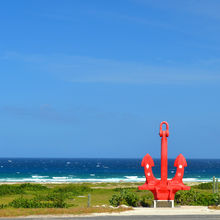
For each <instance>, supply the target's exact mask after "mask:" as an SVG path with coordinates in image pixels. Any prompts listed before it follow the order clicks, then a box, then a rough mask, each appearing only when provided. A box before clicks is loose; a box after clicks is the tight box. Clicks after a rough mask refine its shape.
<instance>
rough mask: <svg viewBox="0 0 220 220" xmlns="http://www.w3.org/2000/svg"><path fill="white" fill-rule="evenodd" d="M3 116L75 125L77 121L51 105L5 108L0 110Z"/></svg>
mask: <svg viewBox="0 0 220 220" xmlns="http://www.w3.org/2000/svg"><path fill="white" fill-rule="evenodd" d="M0 112H1V113H2V114H9V115H13V116H16V117H19V118H23V119H24V118H26V119H30V118H32V119H36V120H42V121H48V122H56V123H65V124H66V123H68V124H72V123H75V122H76V121H77V120H76V118H75V117H74V116H73V115H66V114H65V115H64V114H62V113H59V112H58V111H57V110H56V109H55V108H53V107H52V106H51V105H49V104H43V105H41V106H38V107H29V108H28V107H18V106H11V105H10V106H3V107H1V108H0Z"/></svg>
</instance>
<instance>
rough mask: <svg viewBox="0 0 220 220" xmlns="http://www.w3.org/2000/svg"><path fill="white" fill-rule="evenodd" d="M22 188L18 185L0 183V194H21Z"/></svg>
mask: <svg viewBox="0 0 220 220" xmlns="http://www.w3.org/2000/svg"><path fill="white" fill-rule="evenodd" d="M23 193H24V189H22V188H20V186H19V185H4V184H3V185H0V196H4V195H14V194H23Z"/></svg>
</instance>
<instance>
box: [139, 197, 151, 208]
mask: <svg viewBox="0 0 220 220" xmlns="http://www.w3.org/2000/svg"><path fill="white" fill-rule="evenodd" d="M152 203H153V195H152V196H149V195H144V196H142V197H141V198H140V201H139V204H140V206H142V207H151V206H152Z"/></svg>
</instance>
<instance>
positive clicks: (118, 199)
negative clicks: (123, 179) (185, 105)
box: [109, 189, 139, 207]
mask: <svg viewBox="0 0 220 220" xmlns="http://www.w3.org/2000/svg"><path fill="white" fill-rule="evenodd" d="M109 202H110V204H111V205H112V206H119V205H122V204H124V205H129V206H133V207H137V206H138V204H139V203H138V202H139V198H138V196H137V194H135V193H132V192H129V191H127V190H125V189H122V190H121V191H120V193H119V194H114V195H113V196H112V198H111V199H110V200H109Z"/></svg>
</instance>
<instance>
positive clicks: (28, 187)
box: [19, 183, 48, 191]
mask: <svg viewBox="0 0 220 220" xmlns="http://www.w3.org/2000/svg"><path fill="white" fill-rule="evenodd" d="M19 187H20V188H21V189H23V190H30V191H41V190H47V189H48V187H47V186H44V185H42V184H31V183H24V184H21V185H20V186H19Z"/></svg>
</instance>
